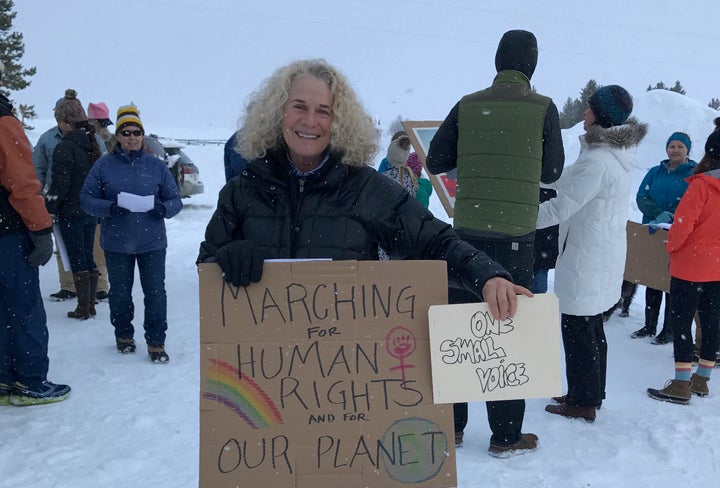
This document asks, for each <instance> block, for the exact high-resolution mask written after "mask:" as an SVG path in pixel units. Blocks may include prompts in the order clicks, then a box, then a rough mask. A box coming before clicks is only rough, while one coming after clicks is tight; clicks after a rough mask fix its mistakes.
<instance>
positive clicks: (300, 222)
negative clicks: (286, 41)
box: [198, 60, 530, 318]
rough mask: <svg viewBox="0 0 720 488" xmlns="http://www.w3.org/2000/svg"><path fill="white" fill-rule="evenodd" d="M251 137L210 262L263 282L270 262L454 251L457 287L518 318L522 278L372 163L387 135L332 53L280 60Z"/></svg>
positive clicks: (251, 113) (206, 251)
mask: <svg viewBox="0 0 720 488" xmlns="http://www.w3.org/2000/svg"><path fill="white" fill-rule="evenodd" d="M241 131H242V138H241V139H242V140H241V142H240V152H241V154H242V156H243V157H245V158H246V159H248V160H249V162H248V165H247V166H246V167H245V169H244V170H243V171H242V172H241V173H240V175H239V176H236V177H235V178H233V179H232V180H230V181H229V182H228V183H226V185H225V187H223V189H222V190H221V191H220V195H219V197H218V206H217V209H216V210H215V213H214V214H213V216H212V218H211V220H210V222H209V223H208V226H207V229H206V231H205V241H203V242H202V244H201V245H200V255H199V257H198V262H217V264H219V265H220V268H221V269H222V271H223V276H224V278H225V280H226V281H228V282H230V283H232V284H233V285H235V286H249V285H250V284H251V283H253V282H257V281H260V278H261V276H262V267H263V260H264V259H269V258H284V259H288V258H290V259H303V258H331V259H337V260H377V259H378V248H379V247H382V248H383V249H385V251H387V253H388V254H389V255H390V256H391V257H392V258H394V259H444V260H446V261H447V262H448V270H449V272H448V274H449V278H450V281H451V282H452V283H453V284H454V286H458V287H463V288H465V289H467V290H469V291H471V292H474V293H475V294H476V295H477V296H479V297H484V298H485V300H486V301H487V302H488V305H489V307H490V310H491V312H492V314H493V315H494V316H495V317H498V318H501V317H502V318H507V317H511V316H513V315H514V314H515V310H516V307H517V298H516V294H517V293H523V294H526V295H530V292H529V291H528V290H526V289H525V288H522V287H519V286H515V285H514V284H513V283H511V282H510V281H509V279H510V275H509V274H508V273H507V272H506V271H505V270H504V269H503V268H502V267H501V266H500V265H499V264H497V263H495V262H494V261H492V260H491V259H490V258H489V257H488V256H487V255H486V254H485V253H483V252H481V251H478V250H476V249H475V248H473V247H472V246H470V245H469V244H466V243H465V242H463V241H462V240H460V239H459V238H458V237H457V235H455V232H454V231H453V230H452V227H450V226H449V225H448V224H446V223H445V222H442V221H440V220H438V219H436V218H435V217H433V215H432V214H431V213H430V212H428V211H427V209H425V207H423V206H422V204H420V202H418V201H417V200H416V199H415V198H413V197H412V196H411V195H409V194H408V193H407V192H405V191H404V190H403V188H402V187H401V186H400V185H397V184H396V183H394V182H393V181H391V180H390V179H388V178H386V177H385V176H383V175H381V174H379V173H378V172H377V171H375V169H374V168H373V167H372V166H370V164H369V163H370V160H371V158H372V156H373V154H374V153H375V151H376V148H377V145H376V140H377V133H376V131H375V128H374V127H373V124H372V121H371V118H370V117H369V116H368V115H367V113H366V112H365V109H364V108H363V107H362V105H360V103H359V101H358V99H357V96H356V95H355V92H354V91H353V89H352V88H351V87H350V85H349V84H348V83H347V81H346V79H345V78H344V77H343V76H342V75H341V74H340V73H339V72H338V71H337V70H336V69H335V68H333V67H332V66H331V65H330V64H328V63H327V62H326V61H323V60H308V61H296V62H294V63H291V64H290V65H288V66H285V67H283V68H280V69H279V70H277V71H276V72H275V74H274V75H273V76H272V77H270V78H269V79H268V80H267V81H266V82H265V83H264V84H263V86H262V87H261V89H260V90H259V91H258V92H256V93H255V94H254V95H253V97H252V98H251V99H250V103H249V104H248V110H247V114H246V116H245V124H244V126H243V128H242V129H241Z"/></svg>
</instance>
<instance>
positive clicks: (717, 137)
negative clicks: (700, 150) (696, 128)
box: [705, 117, 720, 159]
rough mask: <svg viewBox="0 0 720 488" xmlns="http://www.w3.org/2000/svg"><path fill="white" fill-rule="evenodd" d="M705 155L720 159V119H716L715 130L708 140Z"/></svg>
mask: <svg viewBox="0 0 720 488" xmlns="http://www.w3.org/2000/svg"><path fill="white" fill-rule="evenodd" d="M705 153H706V154H707V155H708V156H710V157H712V158H714V159H720V117H716V118H715V130H714V131H713V133H712V134H710V136H709V137H708V138H707V142H706V143H705Z"/></svg>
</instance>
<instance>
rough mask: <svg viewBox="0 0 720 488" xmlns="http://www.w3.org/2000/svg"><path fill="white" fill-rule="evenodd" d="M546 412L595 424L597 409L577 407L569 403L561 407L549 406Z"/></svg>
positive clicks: (562, 404)
mask: <svg viewBox="0 0 720 488" xmlns="http://www.w3.org/2000/svg"><path fill="white" fill-rule="evenodd" d="M545 411H546V412H549V413H553V414H555V415H562V416H563V417H567V418H570V419H584V420H586V421H588V422H595V416H596V415H597V411H596V410H595V407H576V406H574V405H570V404H569V403H561V404H560V405H547V406H546V407H545Z"/></svg>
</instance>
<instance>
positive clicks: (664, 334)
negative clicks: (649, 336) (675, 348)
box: [650, 304, 673, 344]
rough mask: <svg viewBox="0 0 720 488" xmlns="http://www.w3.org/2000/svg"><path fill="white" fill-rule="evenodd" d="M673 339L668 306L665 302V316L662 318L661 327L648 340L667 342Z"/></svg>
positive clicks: (658, 342) (659, 342) (654, 342)
mask: <svg viewBox="0 0 720 488" xmlns="http://www.w3.org/2000/svg"><path fill="white" fill-rule="evenodd" d="M672 341H673V330H672V326H671V325H670V306H669V305H668V304H665V316H664V318H663V328H662V330H661V331H660V333H659V334H658V335H657V336H655V338H654V339H653V340H652V341H650V342H652V343H653V344H669V343H671V342H672Z"/></svg>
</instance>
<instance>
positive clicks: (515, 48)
mask: <svg viewBox="0 0 720 488" xmlns="http://www.w3.org/2000/svg"><path fill="white" fill-rule="evenodd" d="M537 59H538V47H537V39H536V38H535V35H534V34H533V33H532V32H528V31H525V30H511V31H507V32H506V33H505V34H503V36H502V39H500V44H498V48H497V52H496V53H495V69H497V70H498V73H499V72H500V71H505V70H507V69H514V70H515V71H519V72H521V73H522V74H524V75H525V76H527V78H528V80H529V79H530V78H532V75H533V73H534V72H535V67H536V66H537Z"/></svg>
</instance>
